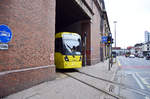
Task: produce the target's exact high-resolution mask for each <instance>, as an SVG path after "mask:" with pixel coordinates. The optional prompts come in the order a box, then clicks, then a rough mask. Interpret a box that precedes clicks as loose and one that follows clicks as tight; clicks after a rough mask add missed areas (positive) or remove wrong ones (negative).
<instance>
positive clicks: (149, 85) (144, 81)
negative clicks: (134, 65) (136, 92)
mask: <svg viewBox="0 0 150 99" xmlns="http://www.w3.org/2000/svg"><path fill="white" fill-rule="evenodd" d="M136 75H137V76H138V77H139V78H140V80H141V81H142V82H143V84H144V85H146V86H147V87H148V88H150V84H149V83H148V82H147V81H146V80H145V79H144V78H142V77H141V76H140V75H139V74H138V73H137V72H136Z"/></svg>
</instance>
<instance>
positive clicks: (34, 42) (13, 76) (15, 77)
mask: <svg viewBox="0 0 150 99" xmlns="http://www.w3.org/2000/svg"><path fill="white" fill-rule="evenodd" d="M0 12H1V15H0V24H5V25H8V26H9V27H10V28H11V30H12V32H13V37H12V40H11V42H9V43H8V46H9V48H8V50H0V82H1V84H0V97H4V96H7V95H9V94H11V93H14V92H17V91H20V90H23V89H25V88H29V87H31V86H33V85H36V84H39V83H42V82H44V81H48V80H54V79H55V64H54V49H55V46H54V45H55V43H54V42H55V34H56V33H58V32H63V31H67V32H76V33H79V34H80V35H81V37H82V38H84V37H85V33H86V44H87V45H86V48H83V53H82V54H83V63H84V65H92V64H96V63H99V62H100V60H101V58H103V55H101V54H102V53H101V51H103V50H104V49H105V46H103V47H101V46H100V45H101V43H100V42H101V35H100V33H108V32H110V28H109V22H108V18H107V13H106V11H105V10H104V1H103V0H38V1H36V0H13V1H12V0H1V3H0ZM104 23H105V25H104ZM104 26H105V27H104ZM104 51H105V50H104ZM103 53H104V52H103Z"/></svg>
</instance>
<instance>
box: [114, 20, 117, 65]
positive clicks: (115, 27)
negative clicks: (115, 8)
mask: <svg viewBox="0 0 150 99" xmlns="http://www.w3.org/2000/svg"><path fill="white" fill-rule="evenodd" d="M116 23H117V21H114V25H115V29H114V32H115V49H116V41H117V40H116ZM116 54H117V52H116ZM116 61H117V60H116V58H115V63H116Z"/></svg>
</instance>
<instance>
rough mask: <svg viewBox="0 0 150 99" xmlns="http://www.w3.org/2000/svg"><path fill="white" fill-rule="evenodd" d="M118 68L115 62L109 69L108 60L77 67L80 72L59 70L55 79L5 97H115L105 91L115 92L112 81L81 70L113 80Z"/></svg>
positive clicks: (65, 98) (52, 98) (63, 98)
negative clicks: (108, 81)
mask: <svg viewBox="0 0 150 99" xmlns="http://www.w3.org/2000/svg"><path fill="white" fill-rule="evenodd" d="M118 68H119V67H118V64H114V65H113V66H112V68H111V70H110V71H108V60H106V61H104V62H101V63H98V64H96V65H92V66H85V67H83V68H81V69H77V70H78V71H79V72H76V71H74V72H65V73H64V72H63V73H62V72H58V73H56V76H57V77H56V79H55V80H53V81H48V82H44V83H41V84H39V85H36V86H33V87H31V88H29V89H25V90H23V91H20V92H18V93H14V94H11V95H9V96H7V97H5V98H3V99H115V98H113V97H111V96H110V95H108V94H107V93H104V92H105V91H106V92H110V91H111V92H112V93H113V91H112V90H113V86H112V85H110V83H107V82H106V81H103V80H100V79H96V78H93V77H90V76H87V75H85V74H82V73H80V72H83V73H86V74H89V75H92V76H95V77H99V78H102V79H106V80H110V81H113V80H114V78H115V75H116V72H117V70H118ZM68 75H69V76H68Z"/></svg>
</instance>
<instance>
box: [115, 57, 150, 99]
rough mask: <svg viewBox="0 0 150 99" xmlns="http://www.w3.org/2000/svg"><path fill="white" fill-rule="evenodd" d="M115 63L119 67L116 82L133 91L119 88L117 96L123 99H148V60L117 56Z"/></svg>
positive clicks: (149, 81) (149, 71)
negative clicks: (116, 62)
mask: <svg viewBox="0 0 150 99" xmlns="http://www.w3.org/2000/svg"><path fill="white" fill-rule="evenodd" d="M117 61H118V64H119V66H120V70H119V72H118V74H117V77H118V82H120V83H122V84H124V85H126V86H129V87H131V88H134V89H135V90H130V89H128V88H125V87H119V88H118V89H117V90H118V91H117V94H119V95H121V96H123V97H124V98H125V99H150V60H146V59H145V58H126V57H124V56H119V57H117ZM146 93H149V94H146Z"/></svg>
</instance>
